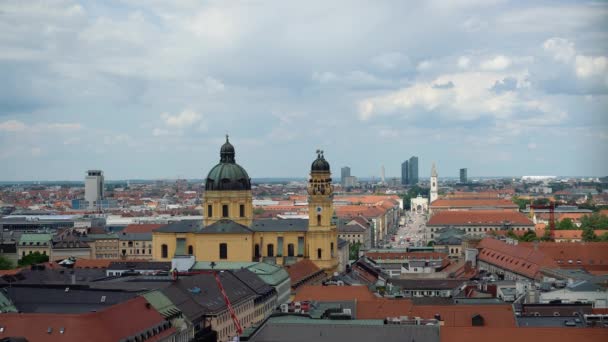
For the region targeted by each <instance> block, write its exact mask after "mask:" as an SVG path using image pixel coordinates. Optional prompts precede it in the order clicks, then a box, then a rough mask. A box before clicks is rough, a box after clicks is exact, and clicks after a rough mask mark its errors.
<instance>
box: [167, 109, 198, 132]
mask: <svg viewBox="0 0 608 342" xmlns="http://www.w3.org/2000/svg"><path fill="white" fill-rule="evenodd" d="M160 117H161V119H162V120H163V121H164V123H165V124H166V125H167V126H169V127H173V128H184V127H189V126H192V125H193V124H195V123H197V122H199V121H201V119H202V118H203V116H202V115H201V114H199V113H197V112H195V111H193V110H190V109H186V110H184V111H182V112H181V113H179V114H176V115H171V114H169V113H162V114H161V115H160Z"/></svg>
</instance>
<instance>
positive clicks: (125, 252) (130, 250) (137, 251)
mask: <svg viewBox="0 0 608 342" xmlns="http://www.w3.org/2000/svg"><path fill="white" fill-rule="evenodd" d="M139 251H140V250H139V249H135V253H133V249H129V254H146V250H145V249H141V253H139ZM148 254H149V255H152V249H151V248H150V249H148ZM122 255H127V250H126V249H123V250H122Z"/></svg>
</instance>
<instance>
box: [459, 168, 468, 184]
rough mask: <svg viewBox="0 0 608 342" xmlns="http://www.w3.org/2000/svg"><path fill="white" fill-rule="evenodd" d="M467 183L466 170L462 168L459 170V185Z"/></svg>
mask: <svg viewBox="0 0 608 342" xmlns="http://www.w3.org/2000/svg"><path fill="white" fill-rule="evenodd" d="M466 182H467V168H466V167H465V168H462V169H460V183H463V184H464V183H466Z"/></svg>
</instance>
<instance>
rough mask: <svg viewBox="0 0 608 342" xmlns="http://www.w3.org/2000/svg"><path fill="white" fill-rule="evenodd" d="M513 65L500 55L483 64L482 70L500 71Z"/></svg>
mask: <svg viewBox="0 0 608 342" xmlns="http://www.w3.org/2000/svg"><path fill="white" fill-rule="evenodd" d="M510 65H511V60H510V59H509V58H507V57H505V56H502V55H498V56H496V57H494V58H492V59H488V60H485V61H483V62H481V65H480V67H481V69H482V70H488V71H500V70H504V69H506V68H508V67H509V66H510Z"/></svg>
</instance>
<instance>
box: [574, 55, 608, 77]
mask: <svg viewBox="0 0 608 342" xmlns="http://www.w3.org/2000/svg"><path fill="white" fill-rule="evenodd" d="M575 68H576V76H578V77H580V78H588V77H593V76H608V73H607V72H608V58H606V57H604V56H600V57H592V56H581V55H578V56H576V60H575Z"/></svg>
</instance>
